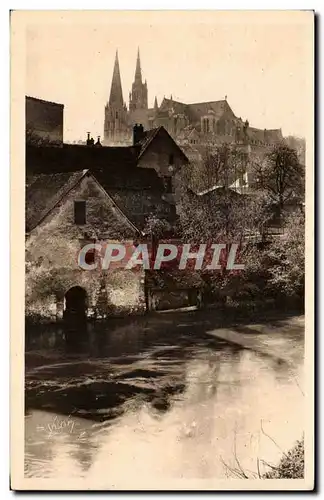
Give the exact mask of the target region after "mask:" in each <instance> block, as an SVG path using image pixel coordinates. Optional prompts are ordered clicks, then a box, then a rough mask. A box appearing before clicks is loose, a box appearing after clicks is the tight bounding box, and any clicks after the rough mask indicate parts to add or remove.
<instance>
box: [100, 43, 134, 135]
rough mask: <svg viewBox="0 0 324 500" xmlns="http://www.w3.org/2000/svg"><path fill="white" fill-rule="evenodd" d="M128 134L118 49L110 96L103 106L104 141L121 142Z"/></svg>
mask: <svg viewBox="0 0 324 500" xmlns="http://www.w3.org/2000/svg"><path fill="white" fill-rule="evenodd" d="M129 135H130V130H129V127H128V124H127V107H126V103H125V102H124V100H123V91H122V85H121V79H120V70H119V61H118V51H116V57H115V64H114V71H113V76H112V81H111V88H110V96H109V101H108V103H107V104H106V106H105V122H104V143H105V144H107V145H118V144H123V143H126V142H128V141H129Z"/></svg>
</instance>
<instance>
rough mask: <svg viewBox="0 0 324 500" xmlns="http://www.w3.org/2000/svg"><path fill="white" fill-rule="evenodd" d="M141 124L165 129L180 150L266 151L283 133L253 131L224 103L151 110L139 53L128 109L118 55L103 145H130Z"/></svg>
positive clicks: (166, 102) (171, 103)
mask: <svg viewBox="0 0 324 500" xmlns="http://www.w3.org/2000/svg"><path fill="white" fill-rule="evenodd" d="M136 123H139V124H142V125H143V127H144V128H145V129H147V128H149V129H153V128H157V127H160V126H163V127H164V128H165V129H166V130H167V132H168V133H169V134H170V135H171V137H172V138H173V139H174V140H175V141H176V142H177V143H178V144H179V145H181V146H185V145H193V146H197V145H198V146H199V145H206V144H209V145H210V144H219V143H222V142H227V143H231V144H234V143H236V144H249V145H250V146H251V147H252V148H253V149H258V148H263V149H264V148H267V147H269V146H271V145H273V144H275V143H276V142H279V141H281V140H282V138H283V137H282V132H281V129H273V130H266V129H264V130H262V129H257V128H254V127H250V124H249V122H248V120H245V121H244V120H242V119H241V118H238V117H237V116H236V115H235V114H234V112H233V110H232V109H231V107H230V105H229V103H228V101H227V96H225V99H222V100H218V101H210V102H200V103H192V104H186V103H183V102H179V101H176V100H174V99H173V98H172V95H171V97H170V98H169V99H167V98H164V99H163V100H162V102H161V104H160V106H159V105H158V102H157V98H156V97H155V100H154V106H153V108H149V107H148V85H147V82H146V80H145V81H144V82H143V80H142V70H141V61H140V54H139V50H138V52H137V59H136V67H135V77H134V82H133V84H132V90H131V92H130V93H129V108H128V109H127V105H126V102H124V99H123V92H122V84H121V75H120V70H119V60H118V53H116V57H115V63H114V70H113V77H112V83H111V90H110V97H109V101H108V103H107V104H106V106H105V120H104V143H105V144H106V145H125V144H130V143H131V140H132V138H131V133H132V127H133V126H134V125H135V124H136Z"/></svg>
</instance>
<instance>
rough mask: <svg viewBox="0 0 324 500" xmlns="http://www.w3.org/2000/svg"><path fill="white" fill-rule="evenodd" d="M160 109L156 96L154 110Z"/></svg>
mask: <svg viewBox="0 0 324 500" xmlns="http://www.w3.org/2000/svg"><path fill="white" fill-rule="evenodd" d="M158 108H159V106H158V102H157V98H156V96H155V99H154V109H155V110H157V109H158Z"/></svg>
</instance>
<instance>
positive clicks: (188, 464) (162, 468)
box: [25, 328, 303, 488]
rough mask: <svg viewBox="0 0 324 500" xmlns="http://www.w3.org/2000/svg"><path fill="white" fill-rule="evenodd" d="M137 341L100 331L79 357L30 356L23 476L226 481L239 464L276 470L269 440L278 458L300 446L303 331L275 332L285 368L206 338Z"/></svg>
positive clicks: (60, 353)
mask: <svg viewBox="0 0 324 500" xmlns="http://www.w3.org/2000/svg"><path fill="white" fill-rule="evenodd" d="M134 334H135V332H134V331H131V330H123V329H122V328H121V331H120V332H119V333H118V330H115V331H114V334H113V335H109V336H107V335H105V332H104V329H103V331H102V332H98V335H97V336H96V335H93V336H92V337H91V341H90V342H88V343H87V345H86V346H83V350H82V351H81V352H78V353H73V352H66V351H65V349H64V346H63V345H62V344H60V342H58V344H56V345H55V342H54V343H53V341H52V348H51V347H50V346H46V348H45V349H44V348H39V349H37V350H36V349H35V345H36V344H35V343H34V344H33V345H32V346H29V347H30V348H29V351H28V352H27V354H26V363H27V373H26V459H25V474H26V476H27V477H31V476H33V477H35V476H37V477H55V478H64V477H97V476H98V475H100V477H105V478H107V487H108V486H109V485H110V484H114V485H115V487H116V488H117V487H119V488H124V487H125V476H128V475H129V473H130V471H131V475H132V476H133V477H134V478H136V480H137V481H138V480H140V479H143V486H144V483H145V480H146V478H147V477H150V479H151V480H154V479H156V481H157V483H158V482H159V480H160V479H161V478H168V477H169V478H181V477H182V478H191V479H192V478H204V479H209V478H210V479H212V478H224V477H227V475H228V473H229V468H230V467H232V468H235V467H237V459H239V463H240V465H241V466H242V467H243V468H244V470H246V471H252V472H253V473H255V472H256V470H257V465H256V462H257V459H258V458H259V459H264V460H266V461H267V462H269V463H276V462H277V461H278V459H279V458H280V455H281V452H280V450H279V449H278V448H277V447H276V446H275V445H274V444H273V442H272V441H271V439H269V437H268V436H267V435H269V436H270V437H272V438H273V439H274V440H275V441H276V442H277V443H278V445H279V446H280V447H281V448H282V449H287V448H289V447H290V446H291V445H292V444H293V443H294V441H295V440H296V439H298V438H300V437H301V434H302V432H303V394H302V390H301V387H302V383H303V376H302V375H303V374H302V358H303V342H302V335H301V334H300V332H299V331H298V332H296V331H291V332H290V334H287V335H285V336H282V335H281V333H280V331H277V332H275V336H274V337H273V334H274V332H273V331H271V335H272V337H271V338H272V339H273V340H272V341H273V342H274V343H277V344H278V345H279V346H280V352H281V354H285V353H287V362H285V361H283V359H282V358H280V359H276V358H275V357H270V356H268V355H261V354H257V353H256V352H253V350H246V349H241V348H239V347H238V346H235V345H230V344H228V343H226V342H224V341H221V340H220V341H218V340H217V339H215V338H211V337H209V336H207V335H205V336H204V335H201V332H199V333H197V332H192V333H191V334H190V335H188V333H187V332H185V333H178V334H177V336H175V335H174V332H172V334H170V332H169V333H164V335H161V334H160V335H156V334H155V333H154V332H152V331H150V330H146V331H145V330H144V331H141V332H138V331H137V332H136V336H135V337H134ZM132 335H133V337H132ZM134 338H136V341H134ZM132 339H133V341H132ZM269 342H271V339H270V338H269ZM38 345H40V344H38ZM54 345H55V347H53V346H54ZM296 381H298V383H296ZM70 422H72V424H73V425H72V424H71V423H70ZM266 434H267V435H266ZM224 464H225V465H224ZM252 472H251V474H252ZM130 479H131V478H129V480H130Z"/></svg>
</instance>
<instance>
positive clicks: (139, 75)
mask: <svg viewBox="0 0 324 500" xmlns="http://www.w3.org/2000/svg"><path fill="white" fill-rule="evenodd" d="M135 82H136V83H142V70H141V59H140V52H139V47H138V49H137V60H136V69H135Z"/></svg>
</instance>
